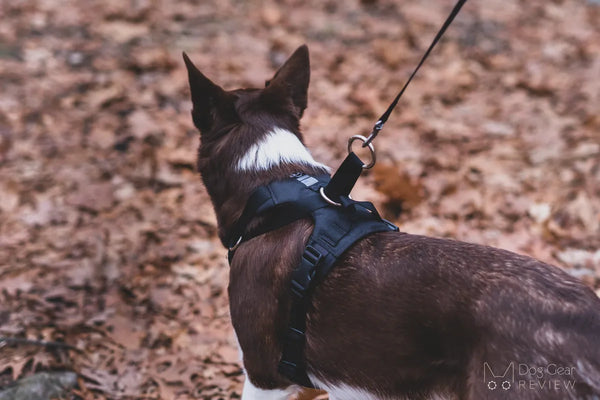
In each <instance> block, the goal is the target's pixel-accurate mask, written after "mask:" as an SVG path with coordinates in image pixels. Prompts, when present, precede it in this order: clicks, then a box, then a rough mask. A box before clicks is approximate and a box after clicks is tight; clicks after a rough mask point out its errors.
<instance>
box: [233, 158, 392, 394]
mask: <svg viewBox="0 0 600 400" xmlns="http://www.w3.org/2000/svg"><path fill="white" fill-rule="evenodd" d="M352 156H354V154H353V153H352ZM354 157H356V156H354ZM349 163H353V164H354V166H355V168H354V170H355V171H356V166H357V165H358V168H361V166H362V163H361V162H360V160H358V157H356V159H355V160H350V161H349ZM349 170H352V167H351V166H349V165H346V167H344V164H342V167H340V169H339V170H338V173H336V175H335V176H334V178H330V177H329V176H328V175H321V176H310V175H304V174H294V175H292V176H290V177H289V179H286V180H282V181H275V182H272V183H270V184H268V185H266V186H261V187H259V188H258V189H256V191H255V192H254V193H253V194H252V195H251V196H250V198H249V200H248V202H247V203H246V207H245V209H244V212H243V213H242V216H241V217H240V219H239V220H238V221H237V223H236V224H235V225H234V227H233V228H232V229H231V231H230V233H229V234H228V235H227V237H226V238H225V240H224V244H225V245H226V246H227V247H228V248H229V249H230V250H229V262H231V260H232V259H233V255H234V253H235V249H236V248H237V246H238V245H239V244H240V243H241V242H243V241H246V240H249V239H251V238H253V237H256V236H258V235H261V234H263V233H266V232H269V231H272V230H275V229H277V228H280V227H282V226H284V225H287V224H289V223H291V222H293V221H296V220H298V219H301V218H307V217H310V218H312V220H313V222H314V225H315V226H314V230H313V232H312V234H311V236H310V237H309V239H308V243H307V245H306V247H305V249H304V252H303V253H302V258H301V261H300V264H299V265H298V266H297V267H296V268H295V269H294V271H293V273H292V281H291V293H292V305H291V310H290V319H289V323H288V327H287V329H286V332H285V333H284V337H283V351H282V356H281V361H280V362H279V372H280V373H281V374H282V375H284V376H285V377H286V378H288V379H289V380H291V381H292V382H294V383H297V384H299V385H302V386H305V387H313V385H312V383H311V382H310V379H309V378H308V375H307V373H306V361H305V359H304V345H305V332H306V314H307V311H308V309H309V306H310V295H311V293H312V291H313V290H314V289H315V287H316V286H317V284H318V283H319V282H321V281H322V280H323V279H324V278H325V277H326V276H327V274H328V273H329V271H330V270H331V268H332V267H333V265H334V264H335V263H336V261H337V260H338V259H339V258H340V257H341V256H342V254H343V253H344V252H345V251H346V250H347V249H348V248H350V246H352V245H353V244H354V243H355V242H356V241H358V240H360V239H362V238H364V237H365V236H367V235H369V234H371V233H375V232H386V231H398V228H397V227H396V226H395V225H393V224H392V223H390V222H388V221H386V220H384V219H383V218H381V217H380V216H379V213H378V212H377V210H376V209H375V207H374V206H373V204H372V203H370V202H366V201H360V202H359V201H355V200H352V199H350V198H349V197H348V193H349V192H350V190H351V189H352V186H354V182H355V181H356V178H357V176H356V178H353V177H352V176H350V175H353V174H352V173H350V174H348V171H349ZM344 172H346V174H344ZM358 173H359V174H360V170H358ZM324 193H329V194H331V193H333V194H334V195H335V196H334V197H333V198H335V201H333V200H331V198H330V197H329V196H327V195H324ZM267 211H269V212H270V215H269V218H268V221H267V222H266V224H264V225H261V226H260V227H259V228H257V229H254V230H251V231H247V229H246V227H247V225H248V223H249V222H250V220H252V219H253V218H254V217H256V216H260V215H263V214H264V213H266V212H267Z"/></svg>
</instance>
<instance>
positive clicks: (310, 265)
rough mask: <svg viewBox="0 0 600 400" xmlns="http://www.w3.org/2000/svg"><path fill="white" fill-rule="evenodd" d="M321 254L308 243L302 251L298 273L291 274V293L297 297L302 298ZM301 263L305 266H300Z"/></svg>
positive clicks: (321, 256) (308, 286)
mask: <svg viewBox="0 0 600 400" xmlns="http://www.w3.org/2000/svg"><path fill="white" fill-rule="evenodd" d="M322 258H323V255H322V254H321V253H320V252H319V251H318V250H317V249H315V248H314V247H313V246H311V245H308V246H306V248H305V249H304V252H303V253H302V261H301V262H300V267H299V268H301V270H300V273H299V274H294V275H293V276H292V294H293V295H294V296H296V297H297V298H298V299H303V298H304V297H305V296H306V292H308V289H309V288H310V283H311V282H312V279H313V278H314V276H315V271H316V267H317V265H319V263H320V262H321V259H322ZM303 265H307V267H305V268H302V266H303Z"/></svg>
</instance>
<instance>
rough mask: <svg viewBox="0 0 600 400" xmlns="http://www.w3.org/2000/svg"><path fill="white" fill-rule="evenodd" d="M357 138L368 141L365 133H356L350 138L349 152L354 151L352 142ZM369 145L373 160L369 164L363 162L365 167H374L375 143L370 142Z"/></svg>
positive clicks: (364, 141)
mask: <svg viewBox="0 0 600 400" xmlns="http://www.w3.org/2000/svg"><path fill="white" fill-rule="evenodd" d="M355 140H360V141H361V142H363V143H368V142H367V138H366V137H364V136H363V135H354V136H352V137H351V138H350V139H348V153H352V143H354V141H355ZM368 147H369V151H370V152H371V162H370V163H368V164H364V163H363V166H362V168H363V169H369V168H373V165H375V147H374V146H373V143H369V144H368Z"/></svg>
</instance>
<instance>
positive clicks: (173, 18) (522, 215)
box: [0, 0, 600, 399]
mask: <svg viewBox="0 0 600 400" xmlns="http://www.w3.org/2000/svg"><path fill="white" fill-rule="evenodd" d="M595 3H596V2H592V1H575V0H572V1H571V0H569V1H561V2H545V1H541V0H535V1H534V0H532V1H529V2H506V1H500V0H493V1H488V2H486V3H485V4H481V5H477V4H475V3H471V4H469V3H468V4H467V5H466V6H465V9H464V10H463V12H462V13H461V15H460V16H459V17H458V19H457V20H456V21H455V23H454V25H453V26H452V27H451V28H450V30H449V31H448V33H447V35H446V37H445V38H444V40H443V41H442V42H441V44H440V46H439V47H438V48H436V50H435V51H434V52H433V54H432V56H431V58H430V59H429V60H428V61H427V64H426V65H425V66H424V68H423V69H422V71H421V72H420V73H419V75H418V76H417V78H416V79H415V81H414V82H413V83H412V85H411V86H410V88H409V89H408V91H407V92H406V94H405V96H404V98H403V99H402V101H401V102H400V104H399V107H398V109H397V110H396V111H395V112H394V114H393V115H392V117H391V119H390V121H389V122H388V124H387V125H386V127H385V130H384V131H383V132H382V134H381V135H380V136H379V138H378V139H377V141H376V142H375V146H376V148H377V151H378V157H379V164H378V165H377V167H376V169H375V170H374V171H373V172H372V173H367V174H365V176H364V178H363V179H361V180H360V181H359V183H358V185H357V188H356V190H355V192H354V197H355V198H357V199H369V200H373V201H375V202H376V204H377V205H378V206H379V207H380V209H381V210H382V211H383V213H384V215H385V216H386V217H388V218H390V219H392V220H394V221H395V222H396V223H398V224H399V225H400V226H401V228H402V229H403V230H405V231H409V232H413V233H423V234H429V235H435V236H447V237H453V238H456V239H461V240H469V241H474V242H479V243H485V244H491V245H496V246H500V247H504V248H507V249H510V250H515V251H518V252H521V253H526V254H530V255H533V256H535V257H538V258H540V259H542V260H544V261H548V262H552V263H556V264H559V265H562V266H564V267H565V268H567V269H568V270H569V271H570V272H571V273H573V274H574V275H576V276H579V277H580V278H581V279H583V280H584V281H585V282H586V283H587V284H589V285H591V286H593V287H595V288H596V289H597V288H598V287H599V283H600V282H599V277H600V250H599V249H600V200H599V199H600V136H599V132H600V119H599V117H598V110H599V109H600V80H599V79H598V76H599V75H600V56H599V54H600V42H599V41H598V40H597V38H598V37H599V34H600V9H599V8H598V5H597V4H595ZM449 8H450V4H448V3H447V2H444V1H441V0H436V1H431V2H417V1H413V2H390V1H361V2H331V1H327V2H321V1H317V0H311V1H305V2H298V1H284V2H271V1H267V2H257V1H249V2H233V1H205V2H197V1H189V0H177V1H164V0H152V1H149V0H140V1H120V0H119V1H117V0H108V1H86V2H81V1H75V0H64V1H60V2H59V1H36V0H33V1H25V2H24V1H6V2H2V3H1V4H0V13H1V14H2V16H3V17H2V24H1V26H0V87H1V95H0V337H8V338H20V339H23V340H24V341H21V342H20V343H16V342H11V343H9V342H0V387H2V386H5V385H7V384H9V383H10V382H12V381H13V380H14V379H17V378H19V377H23V376H28V375H30V374H31V373H32V372H34V371H40V370H72V371H75V372H77V373H78V374H79V377H80V378H79V381H80V388H79V389H78V390H77V394H73V396H79V397H82V398H86V399H105V398H110V399H125V398H131V399H133V398H136V399H139V398H144V399H147V398H156V399H158V398H162V399H191V398H195V399H219V398H239V397H240V393H241V387H242V386H241V385H242V381H243V375H242V371H241V367H240V364H239V360H238V353H237V350H236V344H235V338H234V336H233V333H232V329H231V324H230V320H229V314H228V306H227V296H226V287H227V274H228V271H227V263H226V260H225V251H224V250H223V249H222V248H221V245H220V243H219V241H218V239H217V237H216V220H215V217H214V214H213V212H212V205H211V204H210V201H209V199H208V196H207V194H206V192H205V191H204V188H203V186H202V183H201V181H200V178H199V176H198V175H197V174H196V173H195V171H194V170H195V151H196V148H197V145H198V135H197V132H196V131H195V129H194V128H193V126H192V122H191V118H190V115H189V110H190V108H191V104H190V101H189V98H188V96H189V93H188V89H187V82H186V72H185V69H184V67H183V64H182V62H181V51H186V52H187V53H188V54H190V56H191V57H192V58H193V59H194V61H195V63H196V64H197V65H198V66H199V67H200V68H201V70H202V71H203V72H204V73H205V74H206V75H207V76H209V77H210V78H211V79H214V80H215V81H216V82H218V83H220V84H221V85H223V86H224V87H226V88H228V89H231V88H235V87H240V86H261V85H263V84H264V80H265V79H268V78H269V77H270V76H271V75H272V73H273V70H274V68H276V67H277V66H279V65H280V64H281V63H282V62H283V61H284V60H285V58H286V57H287V56H288V55H289V54H290V53H291V51H293V50H294V49H295V48H296V47H297V46H298V45H300V44H302V43H307V44H308V45H309V47H310V51H311V65H312V80H311V88H310V91H309V95H310V101H309V108H308V110H307V112H306V113H305V117H304V119H303V128H304V132H305V138H306V141H307V143H308V145H309V147H310V148H311V150H312V153H313V154H314V155H315V157H316V158H317V159H319V160H321V161H324V162H326V163H328V164H330V165H332V166H336V165H338V163H339V161H340V160H341V159H342V158H343V156H344V155H345V142H346V139H347V138H348V137H349V136H351V135H354V134H358V133H362V134H365V133H368V132H369V130H370V128H371V126H372V124H373V122H374V119H375V118H376V117H377V116H378V115H379V114H380V113H381V112H382V111H383V110H384V109H385V107H386V106H387V104H388V102H389V101H390V100H391V99H392V98H393V97H394V95H395V94H396V91H397V90H398V89H399V88H400V87H401V85H402V84H403V83H404V80H405V79H406V78H407V77H408V74H409V73H410V71H411V70H412V68H413V67H414V66H415V64H416V62H417V61H418V60H419V58H420V57H421V55H422V53H423V51H424V50H425V49H426V47H427V46H428V45H429V42H430V40H431V39H432V38H433V36H434V34H435V32H436V30H437V29H438V27H439V25H440V24H441V22H442V21H443V19H444V18H445V16H446V13H447V12H448V11H449ZM400 207H402V210H403V212H402V213H400V214H399V215H396V213H397V212H398V211H399V209H400ZM3 343H4V344H3ZM42 343H43V344H42ZM60 343H67V344H69V345H70V346H72V347H74V348H76V349H78V350H73V349H72V348H68V347H64V346H61V345H60ZM310 396H317V394H314V393H312V394H310ZM319 396H321V397H319V398H324V396H323V395H319Z"/></svg>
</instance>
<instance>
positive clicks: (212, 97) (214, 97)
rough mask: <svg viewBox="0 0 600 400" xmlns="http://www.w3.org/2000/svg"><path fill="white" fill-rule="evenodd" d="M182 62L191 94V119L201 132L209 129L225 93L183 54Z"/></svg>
mask: <svg viewBox="0 0 600 400" xmlns="http://www.w3.org/2000/svg"><path fill="white" fill-rule="evenodd" d="M183 61H185V66H186V67H187V71H188V78H189V82H190V92H191V94H192V103H193V105H194V108H193V109H192V119H193V120H194V125H196V128H198V129H199V130H200V131H201V132H202V131H206V130H208V129H210V128H211V126H212V124H213V122H214V120H215V118H216V112H217V109H218V107H219V106H220V103H221V102H222V101H223V100H224V99H225V97H226V92H225V91H224V90H223V89H221V87H220V86H218V85H215V84H214V83H212V82H211V80H210V79H208V78H207V77H206V76H204V75H203V74H202V72H200V71H199V70H198V68H196V66H195V65H194V63H192V61H191V60H190V59H189V57H188V56H187V54H185V52H184V53H183Z"/></svg>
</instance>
